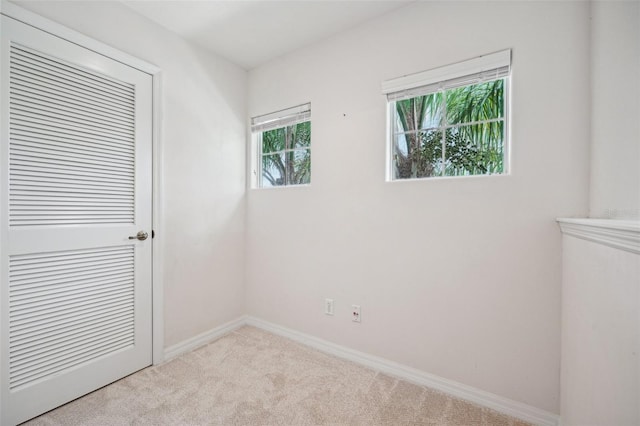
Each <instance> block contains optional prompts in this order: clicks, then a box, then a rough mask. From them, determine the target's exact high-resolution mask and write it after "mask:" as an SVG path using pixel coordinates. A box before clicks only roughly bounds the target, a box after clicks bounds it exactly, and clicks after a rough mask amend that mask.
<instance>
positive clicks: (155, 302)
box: [0, 0, 164, 365]
mask: <svg viewBox="0 0 640 426" xmlns="http://www.w3.org/2000/svg"><path fill="white" fill-rule="evenodd" d="M0 14H2V15H5V16H7V17H9V18H13V19H15V20H17V21H20V22H23V23H25V24H27V25H30V26H32V27H35V28H37V29H39V30H42V31H45V32H47V33H49V34H52V35H54V36H56V37H59V38H61V39H64V40H67V41H69V42H71V43H74V44H77V45H79V46H81V47H84V48H86V49H89V50H91V51H94V52H96V53H99V54H101V55H103V56H106V57H108V58H111V59H113V60H115V61H118V62H121V63H123V64H125V65H128V66H130V67H132V68H135V69H137V70H140V71H142V72H144V73H146V74H149V75H151V77H152V81H153V88H152V94H151V96H152V111H153V115H152V154H151V155H152V168H153V174H152V180H153V183H152V186H153V188H152V206H151V211H152V213H151V214H152V229H153V234H154V238H153V239H152V240H151V242H152V245H151V247H152V248H151V251H152V256H151V258H152V261H151V262H152V274H151V275H152V278H151V291H152V300H151V310H152V320H151V324H152V336H151V338H152V362H153V365H157V364H160V363H162V361H163V360H164V291H163V289H164V287H163V282H164V280H163V278H164V273H163V268H162V259H163V251H164V250H163V236H164V222H163V217H162V211H163V209H162V201H163V193H164V190H163V180H162V171H163V170H162V169H163V161H162V146H163V144H162V134H161V130H162V126H161V120H162V93H161V89H162V70H161V69H160V68H159V67H157V66H156V65H153V64H151V63H149V62H146V61H143V60H141V59H138V58H136V57H134V56H131V55H129V54H127V53H124V52H122V51H120V50H118V49H115V48H113V47H111V46H109V45H107V44H104V43H102V42H100V41H98V40H95V39H92V38H90V37H87V36H85V35H84V34H81V33H79V32H77V31H75V30H73V29H71V28H68V27H66V26H64V25H61V24H58V23H57V22H54V21H51V20H49V19H47V18H44V17H42V16H40V15H38V14H36V13H33V12H31V11H28V10H26V9H23V8H22V7H20V6H16V5H15V4H13V3H9V2H8V1H7V0H0ZM0 25H1V24H0ZM0 251H1V250H0ZM2 356H3V354H2V353H0V360H1V359H2Z"/></svg>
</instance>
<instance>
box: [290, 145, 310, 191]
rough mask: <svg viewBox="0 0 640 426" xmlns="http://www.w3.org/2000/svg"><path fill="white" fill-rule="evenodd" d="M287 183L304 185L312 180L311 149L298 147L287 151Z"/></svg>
mask: <svg viewBox="0 0 640 426" xmlns="http://www.w3.org/2000/svg"><path fill="white" fill-rule="evenodd" d="M286 158H287V162H286V165H285V168H286V173H287V185H304V184H307V183H309V182H310V181H311V151H310V150H309V149H297V150H295V151H288V152H287V153H286Z"/></svg>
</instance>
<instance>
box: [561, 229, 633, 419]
mask: <svg viewBox="0 0 640 426" xmlns="http://www.w3.org/2000/svg"><path fill="white" fill-rule="evenodd" d="M563 249H564V251H563V265H564V279H563V287H562V410H561V414H562V424H563V425H567V426H569V425H637V424H640V403H639V402H640V361H639V355H638V354H639V353H640V255H639V254H634V253H630V252H627V251H622V250H619V249H615V248H611V247H607V246H604V245H601V244H598V243H594V242H589V241H584V240H580V239H578V238H575V237H571V236H565V237H564V240H563Z"/></svg>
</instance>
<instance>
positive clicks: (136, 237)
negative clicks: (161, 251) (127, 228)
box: [129, 231, 149, 241]
mask: <svg viewBox="0 0 640 426" xmlns="http://www.w3.org/2000/svg"><path fill="white" fill-rule="evenodd" d="M148 236H149V234H147V233H146V232H144V231H140V232H138V233H137V234H136V235H134V236H132V237H129V239H130V240H140V241H144V240H146V239H147V237H148Z"/></svg>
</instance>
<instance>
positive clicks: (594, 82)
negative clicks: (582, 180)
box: [589, 1, 640, 219]
mask: <svg viewBox="0 0 640 426" xmlns="http://www.w3.org/2000/svg"><path fill="white" fill-rule="evenodd" d="M591 49H592V51H591V117H592V120H591V132H592V133H591V144H592V145H591V200H590V201H591V205H590V214H589V215H590V217H604V218H617V219H633V218H635V219H640V2H638V1H614V2H611V1H596V2H593V3H592V5H591Z"/></svg>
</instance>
